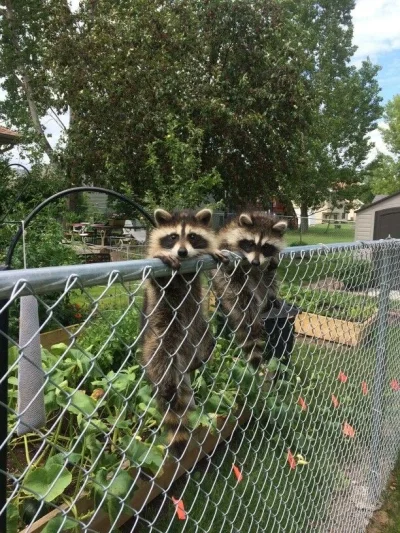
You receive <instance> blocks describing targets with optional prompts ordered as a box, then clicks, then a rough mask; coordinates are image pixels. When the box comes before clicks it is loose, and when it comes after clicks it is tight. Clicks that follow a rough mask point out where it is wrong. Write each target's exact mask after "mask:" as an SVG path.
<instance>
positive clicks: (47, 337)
mask: <svg viewBox="0 0 400 533" xmlns="http://www.w3.org/2000/svg"><path fill="white" fill-rule="evenodd" d="M78 328H79V324H74V325H73V326H67V327H65V328H60V329H53V330H52V331H48V332H47V333H42V334H41V335H40V344H41V345H42V347H43V348H46V349H47V350H49V349H50V348H51V347H52V346H53V344H59V343H60V342H63V343H64V344H69V342H70V336H69V335H68V331H70V332H71V333H73V332H74V331H76V330H77V329H78Z"/></svg>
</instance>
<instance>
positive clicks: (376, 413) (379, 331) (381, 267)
mask: <svg viewBox="0 0 400 533" xmlns="http://www.w3.org/2000/svg"><path fill="white" fill-rule="evenodd" d="M389 242H390V241H388V242H384V243H382V244H380V245H379V247H378V249H377V250H376V252H375V254H373V261H374V263H375V266H376V268H377V279H378V280H379V298H378V314H377V320H376V339H375V342H376V360H375V371H374V388H373V396H372V413H371V447H370V454H371V455H370V464H371V470H370V498H371V504H372V505H375V504H376V502H377V501H378V499H379V496H380V493H381V478H382V472H381V468H380V460H381V457H380V454H379V448H380V446H381V440H382V432H383V431H382V430H383V416H384V409H385V405H384V390H385V382H386V375H387V338H388V326H389V304H390V278H391V276H390V248H389Z"/></svg>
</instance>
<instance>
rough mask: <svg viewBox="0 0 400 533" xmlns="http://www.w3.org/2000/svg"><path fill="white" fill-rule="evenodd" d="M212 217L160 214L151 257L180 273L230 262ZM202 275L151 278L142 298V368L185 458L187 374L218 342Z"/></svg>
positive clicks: (172, 441)
mask: <svg viewBox="0 0 400 533" xmlns="http://www.w3.org/2000/svg"><path fill="white" fill-rule="evenodd" d="M211 216H212V212H211V211H210V210H209V209H202V210H201V211H198V212H197V213H196V212H194V211H190V210H184V211H180V212H173V213H169V212H168V211H165V210H163V209H157V210H156V211H155V213H154V218H155V221H156V225H157V227H156V228H155V229H154V230H153V231H152V232H151V235H150V239H149V246H148V257H149V258H159V259H161V261H163V263H165V264H166V265H168V266H170V267H171V268H173V269H175V270H178V269H179V267H180V260H181V259H185V258H192V257H197V256H200V255H203V254H210V255H212V256H213V257H214V258H215V259H217V260H220V261H224V262H227V261H228V259H227V258H226V257H225V256H224V255H223V254H221V252H219V250H218V249H217V242H216V236H215V233H214V231H213V230H212V228H211V227H210V222H211ZM202 302H203V296H202V287H201V278H200V276H199V273H197V274H196V273H194V274H193V273H191V274H176V275H174V276H171V275H168V276H165V277H161V278H155V279H153V278H150V279H149V280H148V281H147V282H146V288H145V296H144V319H145V327H144V340H143V361H142V362H143V366H144V369H145V373H146V375H147V377H148V379H149V380H150V381H151V383H152V384H153V387H154V390H155V393H156V397H157V400H158V402H159V406H160V408H161V412H162V413H164V418H163V423H164V425H165V427H166V429H167V433H168V435H167V440H168V445H169V446H170V451H171V452H173V453H174V454H175V455H177V454H178V452H179V453H183V451H184V449H185V448H186V446H187V441H188V438H189V434H188V431H187V429H186V425H187V421H188V414H189V412H190V410H191V409H193V408H194V406H195V404H194V399H193V392H192V388H191V382H190V375H189V373H190V372H192V371H193V370H196V369H197V368H199V367H201V366H202V365H203V364H204V363H206V362H207V360H208V359H209V358H210V357H211V354H212V351H213V347H214V338H213V336H212V333H211V331H210V325H209V323H208V321H207V319H206V318H205V313H204V311H203V309H202Z"/></svg>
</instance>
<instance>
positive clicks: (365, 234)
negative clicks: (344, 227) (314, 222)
mask: <svg viewBox="0 0 400 533" xmlns="http://www.w3.org/2000/svg"><path fill="white" fill-rule="evenodd" d="M389 235H390V236H391V237H393V238H397V239H398V238H400V191H398V192H396V193H394V194H389V195H386V194H379V195H377V196H375V198H374V199H373V201H372V203H371V204H369V205H364V206H362V207H361V208H360V209H358V211H357V219H356V236H355V238H356V241H371V240H374V239H386V238H387V237H388V236H389Z"/></svg>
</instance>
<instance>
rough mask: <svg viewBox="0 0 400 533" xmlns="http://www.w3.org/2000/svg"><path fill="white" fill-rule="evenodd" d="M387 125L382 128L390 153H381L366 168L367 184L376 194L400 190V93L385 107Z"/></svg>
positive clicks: (368, 188)
mask: <svg viewBox="0 0 400 533" xmlns="http://www.w3.org/2000/svg"><path fill="white" fill-rule="evenodd" d="M384 119H385V123H386V125H385V127H383V128H380V131H381V134H382V137H383V139H384V141H385V143H386V144H387V146H388V148H389V150H390V152H391V153H390V155H384V154H379V155H378V157H376V158H375V160H374V161H372V163H370V164H369V165H368V167H367V169H366V177H365V186H366V187H367V190H369V191H371V193H372V194H371V197H369V200H370V201H371V200H372V196H373V195H376V194H393V193H396V192H399V191H400V95H396V96H394V97H393V99H392V100H390V101H389V102H388V103H387V104H386V107H385V113H384Z"/></svg>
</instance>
